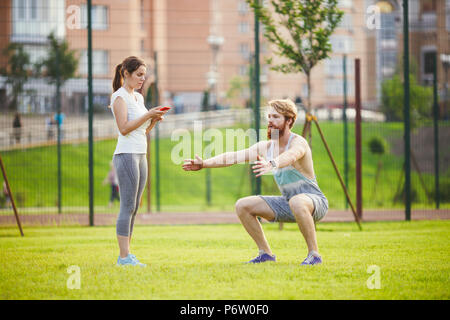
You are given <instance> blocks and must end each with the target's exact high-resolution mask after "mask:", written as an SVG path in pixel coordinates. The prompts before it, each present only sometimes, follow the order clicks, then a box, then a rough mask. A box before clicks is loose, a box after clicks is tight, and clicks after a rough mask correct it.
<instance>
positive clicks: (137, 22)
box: [0, 0, 450, 113]
mask: <svg viewBox="0 0 450 320" xmlns="http://www.w3.org/2000/svg"><path fill="white" fill-rule="evenodd" d="M92 2H93V9H92V10H93V11H92V19H93V25H92V29H93V30H92V35H93V39H92V40H93V75H94V104H95V107H96V108H98V110H102V108H104V106H105V105H107V103H108V100H109V95H110V94H111V90H112V89H111V80H112V77H113V75H114V68H115V66H116V65H117V64H118V63H120V62H121V61H122V60H123V59H124V58H125V57H127V56H129V55H137V56H140V57H142V58H143V59H144V60H145V61H146V62H147V64H148V66H149V78H150V79H149V81H152V80H153V78H154V72H155V68H154V67H155V65H154V58H155V55H154V53H155V52H156V53H157V66H158V81H159V82H158V86H159V90H160V94H161V99H162V103H170V104H175V105H176V106H177V108H176V109H177V110H178V111H181V112H189V111H195V110H200V109H201V104H202V98H203V93H204V91H205V90H210V91H211V95H210V98H211V99H213V102H217V103H218V104H219V105H223V106H237V107H244V106H245V105H246V101H247V100H248V99H249V88H248V74H249V68H250V65H251V58H252V55H253V54H254V14H253V11H252V10H251V9H250V8H249V7H248V5H247V3H246V1H245V0H227V1H224V0H196V1H191V0H93V1H92ZM409 4H410V17H409V19H410V30H411V32H410V46H411V56H412V57H413V58H414V59H415V60H416V62H417V63H418V69H419V71H418V74H417V78H418V80H419V81H420V82H421V83H423V84H430V79H431V78H430V76H431V73H430V70H431V69H430V61H432V59H433V57H434V56H435V55H438V56H440V55H441V54H449V53H450V49H449V43H450V41H449V29H450V27H449V26H450V18H449V17H450V0H412V1H409ZM339 7H340V9H342V10H343V11H344V13H345V15H344V17H343V20H342V22H341V24H340V25H339V26H338V28H337V29H336V31H335V33H334V34H333V36H332V37H331V39H330V41H331V45H332V48H333V50H332V52H331V54H330V58H329V59H326V60H324V61H322V62H320V63H319V64H318V65H317V66H316V67H315V68H314V69H313V74H312V95H311V101H312V105H313V106H314V107H324V108H333V107H341V106H342V103H343V88H344V85H343V84H344V79H343V59H344V55H345V56H346V57H347V81H348V82H347V84H348V86H347V95H348V103H349V105H350V106H351V105H352V104H353V103H354V95H355V92H354V72H355V68H354V60H355V58H360V59H361V82H362V83H361V89H362V92H361V95H362V102H363V107H364V108H370V109H376V108H377V107H378V105H379V102H380V99H381V83H382V81H384V80H385V79H388V78H390V77H392V75H393V74H394V72H395V70H396V68H397V67H398V61H399V60H400V58H401V55H402V51H403V50H402V7H401V0H340V1H339ZM374 7H376V8H378V9H377V13H379V16H377V19H378V21H375V22H376V23H375V26H374V25H373V23H372V24H371V23H370V21H369V20H370V15H371V14H372V13H373V12H374V11H373V8H374ZM86 8H87V6H86V0H42V1H36V0H2V10H1V14H0V20H1V21H0V27H1V28H0V49H1V48H3V47H5V46H6V45H7V43H9V42H10V41H11V42H18V43H22V44H23V45H24V47H25V49H26V50H27V52H29V53H30V55H31V58H32V61H37V60H38V59H39V58H41V57H42V56H43V55H45V52H46V46H47V43H46V37H47V35H48V33H49V32H50V31H54V32H56V35H57V36H58V37H60V38H65V39H66V40H67V41H68V43H69V46H70V48H71V49H72V50H75V51H76V52H77V55H78V57H79V68H78V71H77V78H74V79H70V80H69V81H67V82H66V83H65V85H64V88H63V99H62V100H63V104H62V107H63V110H65V111H66V112H73V113H80V112H84V111H85V110H86V109H87V81H86V75H87V53H86V52H87V29H86V26H87V12H86ZM260 40H261V52H260V61H261V71H260V72H261V78H260V80H261V94H262V98H263V103H264V101H265V100H268V99H272V98H284V97H289V98H291V99H295V98H296V97H301V98H302V99H303V100H305V99H306V97H307V85H306V77H305V76H304V75H302V74H282V73H279V72H275V71H273V70H271V69H270V67H269V66H268V65H267V64H266V63H265V58H266V57H269V56H272V53H271V52H272V51H273V50H272V49H273V48H271V47H270V44H269V43H268V42H267V41H266V40H265V39H264V37H263V36H262V35H261V37H260ZM276 59H277V58H276V57H275V61H277V60H276ZM2 61H3V64H4V59H3V60H0V63H2ZM438 79H439V83H440V94H441V96H443V88H444V86H443V84H444V83H445V79H446V75H445V72H444V68H442V67H441V66H440V67H439V68H438ZM236 81H237V82H239V83H240V84H241V86H242V90H241V91H240V92H239V93H238V94H236V93H234V96H230V95H228V93H229V89H230V87H231V86H232V85H233V83H236ZM29 82H30V83H28V84H27V86H28V87H29V88H31V89H33V88H34V90H35V92H37V94H35V96H34V97H30V94H28V96H27V97H24V99H25V100H24V102H23V104H22V106H21V111H23V112H48V111H49V110H52V108H53V107H52V99H53V97H54V88H53V87H52V86H49V85H48V84H46V82H45V81H42V79H40V80H30V81H29ZM0 87H1V86H0ZM2 90H3V92H4V90H5V89H4V88H3V89H2ZM31 91H32V90H31ZM3 94H4V93H3ZM31 96H32V95H31ZM27 99H28V100H27Z"/></svg>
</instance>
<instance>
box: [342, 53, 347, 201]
mask: <svg viewBox="0 0 450 320" xmlns="http://www.w3.org/2000/svg"><path fill="white" fill-rule="evenodd" d="M343 67H344V106H343V108H342V118H343V121H344V181H345V187H346V188H347V189H348V126H347V55H345V54H344V61H343ZM345 209H348V200H347V198H346V197H345Z"/></svg>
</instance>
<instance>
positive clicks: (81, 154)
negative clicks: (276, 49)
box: [2, 122, 450, 214]
mask: <svg viewBox="0 0 450 320" xmlns="http://www.w3.org/2000/svg"><path fill="white" fill-rule="evenodd" d="M313 128H314V129H313V135H312V137H313V139H312V149H313V158H314V167H315V172H316V176H317V180H318V183H319V186H320V187H321V189H322V191H323V192H324V194H325V195H326V196H327V198H328V200H329V204H330V208H331V209H342V208H344V204H345V202H344V200H345V196H344V193H343V191H342V188H341V186H340V183H339V180H338V178H337V176H336V173H335V171H334V169H333V166H332V164H331V161H330V160H329V158H328V154H327V152H326V150H325V148H324V146H323V144H322V142H321V140H320V136H319V133H318V132H317V130H316V129H315V126H313ZM321 128H322V131H323V133H324V135H325V137H326V139H327V142H328V144H329V147H330V149H331V151H332V153H333V156H334V159H335V161H336V163H337V165H338V167H339V169H340V170H341V175H342V176H343V170H344V162H343V159H344V153H343V147H342V146H343V134H342V133H343V125H342V123H333V122H323V123H322V124H321ZM362 128H363V157H362V159H363V166H362V168H363V201H364V208H366V209H368V208H402V207H403V203H402V202H398V203H394V202H393V196H394V194H395V192H396V190H397V187H398V183H399V179H400V176H401V168H402V163H403V159H402V158H401V157H398V156H396V155H395V154H394V153H393V152H392V148H394V147H393V145H392V143H391V147H390V148H391V151H390V152H389V153H388V154H386V155H385V156H383V158H382V161H383V170H382V171H381V175H380V179H379V183H378V185H377V189H376V193H375V194H374V196H373V197H372V194H373V190H374V189H373V188H374V186H375V172H376V167H377V163H378V157H376V156H372V155H371V154H370V153H369V151H368V146H367V142H368V141H369V139H370V138H371V137H372V136H381V137H384V138H385V139H386V140H388V141H390V142H392V141H394V140H395V139H401V137H402V134H403V129H402V128H403V127H402V124H401V123H364V124H363V126H362ZM301 129H302V126H301V125H298V126H296V127H295V128H294V132H296V133H299V132H301ZM221 131H222V132H225V129H221ZM353 132H354V126H353V124H350V125H349V133H350V134H349V146H350V148H349V158H350V173H349V193H350V196H351V198H352V199H353V201H355V200H354V199H355V194H356V191H355V173H354V172H355V150H354V144H355V137H354V134H353ZM224 136H225V135H224ZM178 143H179V142H178V141H171V139H170V138H166V139H161V141H160V168H161V170H160V177H161V178H160V185H161V192H162V195H161V201H160V203H161V209H162V210H171V211H185V210H187V211H200V210H201V211H217V210H226V211H230V210H233V207H234V203H235V202H236V200H237V199H238V198H240V197H243V196H247V195H250V194H251V193H252V192H251V182H250V178H249V165H236V166H232V167H228V168H220V169H214V170H211V177H212V206H211V207H207V206H206V183H205V181H206V177H205V171H200V172H197V173H192V172H184V171H183V170H182V169H181V164H174V163H173V162H172V160H171V152H172V150H173V148H174V146H176V145H177V144H178ZM193 145H194V143H192V148H193ZM206 145H207V144H206V143H205V146H206ZM225 145H226V143H225V142H224V146H225ZM115 146H116V140H107V141H98V142H96V143H95V145H94V162H95V163H94V166H95V167H94V204H95V206H98V207H101V206H106V205H107V203H108V197H109V186H108V185H106V186H105V185H102V181H103V179H104V178H105V176H106V175H107V172H108V170H109V162H110V161H111V159H112V155H113V153H114V149H115ZM151 156H152V161H151V173H152V178H151V182H152V190H151V194H152V208H153V210H155V208H156V207H155V205H156V165H155V142H154V141H153V143H152V152H151ZM2 157H3V159H4V162H5V165H6V168H7V172H8V175H9V180H10V181H11V186H12V189H13V192H14V193H15V195H16V200H17V202H18V204H19V206H20V207H31V208H50V207H53V208H55V207H56V206H57V195H58V192H57V158H56V147H55V146H51V147H40V148H31V149H27V150H17V151H10V152H4V153H2ZM441 169H442V171H443V174H442V176H441V177H440V181H441V189H442V190H444V189H446V186H449V185H450V184H449V183H450V171H449V170H448V168H441ZM445 172H446V173H445ZM88 175H89V170H88V147H87V144H73V145H72V144H69V145H63V146H62V183H63V187H62V206H63V209H64V210H65V212H68V211H70V210H72V211H73V210H74V209H73V208H74V207H85V208H87V207H88V203H89V200H88V199H89V198H88V197H89V194H88V191H89V185H88ZM423 178H424V180H425V183H426V185H427V186H428V188H429V189H430V190H432V189H433V188H434V178H433V175H432V174H429V173H424V175H423ZM412 184H413V191H414V192H415V194H416V196H415V199H414V200H415V201H416V202H414V203H413V208H414V207H416V208H434V203H433V201H432V200H433V199H431V198H430V197H427V195H426V194H425V192H424V190H423V189H422V187H421V185H420V183H419V179H418V175H417V173H416V172H414V171H413V173H412ZM262 193H263V194H279V191H278V188H277V187H276V185H275V183H274V182H273V178H272V177H271V176H264V177H263V178H262ZM447 193H448V192H447ZM143 201H144V206H146V202H147V197H146V191H145V193H144V197H143ZM441 208H450V202H449V199H447V200H446V201H441ZM33 210H34V209H33ZM77 210H80V209H78V208H76V209H75V211H77ZM100 211H102V210H100ZM106 211H109V212H110V210H108V209H106ZM10 213H11V212H6V214H10Z"/></svg>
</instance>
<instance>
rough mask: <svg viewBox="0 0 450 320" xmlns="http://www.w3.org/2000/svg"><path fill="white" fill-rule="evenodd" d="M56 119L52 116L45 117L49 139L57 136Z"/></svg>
mask: <svg viewBox="0 0 450 320" xmlns="http://www.w3.org/2000/svg"><path fill="white" fill-rule="evenodd" d="M55 124H56V122H55V120H54V119H52V118H51V117H47V118H45V127H46V129H47V140H52V139H53V137H54V136H55Z"/></svg>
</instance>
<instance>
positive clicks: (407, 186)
mask: <svg viewBox="0 0 450 320" xmlns="http://www.w3.org/2000/svg"><path fill="white" fill-rule="evenodd" d="M408 11H409V10H408V0H403V69H404V70H403V78H404V79H403V80H404V97H403V101H404V107H403V115H404V126H405V127H404V128H405V129H404V139H405V219H406V220H407V221H409V220H411V137H410V120H409V110H410V105H409V103H410V101H409V25H408V24H409V21H408V18H409V16H408V15H409V13H408Z"/></svg>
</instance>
